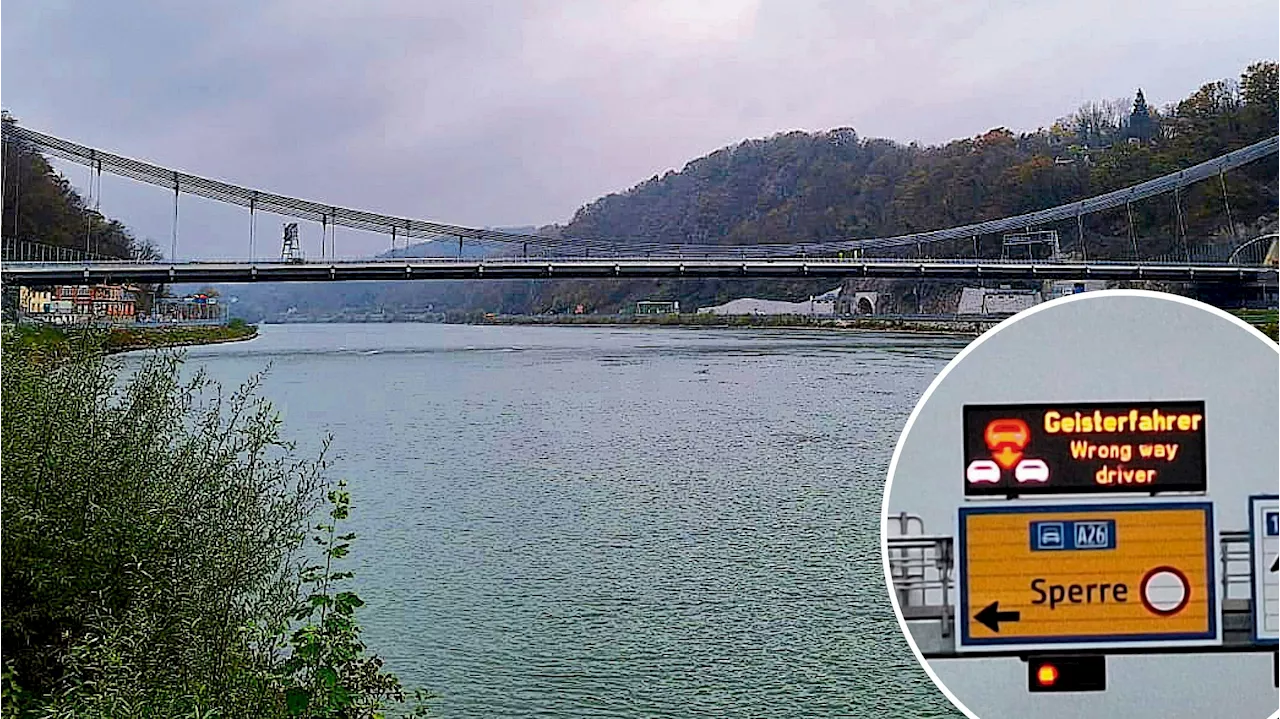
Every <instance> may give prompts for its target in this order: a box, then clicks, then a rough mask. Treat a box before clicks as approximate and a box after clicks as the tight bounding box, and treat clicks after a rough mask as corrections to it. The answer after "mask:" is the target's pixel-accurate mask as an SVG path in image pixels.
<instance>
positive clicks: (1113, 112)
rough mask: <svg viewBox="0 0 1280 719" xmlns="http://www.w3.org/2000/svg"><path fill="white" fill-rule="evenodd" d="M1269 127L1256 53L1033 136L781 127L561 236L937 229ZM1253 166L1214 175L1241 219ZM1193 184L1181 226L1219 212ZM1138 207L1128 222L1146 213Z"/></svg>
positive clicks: (683, 237)
mask: <svg viewBox="0 0 1280 719" xmlns="http://www.w3.org/2000/svg"><path fill="white" fill-rule="evenodd" d="M1276 127H1277V78H1276V63H1274V62H1262V63H1257V64H1254V65H1251V66H1250V67H1249V68H1247V69H1246V70H1245V71H1244V72H1243V73H1242V74H1241V76H1240V79H1239V81H1238V82H1236V81H1230V80H1223V81H1218V82H1213V83H1209V84H1206V85H1204V86H1203V87H1202V88H1201V89H1200V90H1198V91H1197V92H1195V93H1194V94H1192V95H1191V96H1190V97H1188V98H1186V99H1184V100H1182V101H1181V102H1178V103H1176V104H1171V105H1168V106H1166V107H1164V108H1163V109H1158V108H1155V107H1149V106H1148V105H1147V103H1146V100H1145V98H1144V97H1142V95H1141V92H1140V91H1139V92H1138V94H1137V96H1136V97H1135V98H1133V100H1132V101H1128V100H1126V101H1111V102H1094V103H1088V104H1086V105H1084V106H1083V107H1081V108H1080V109H1079V110H1077V111H1076V112H1074V113H1072V114H1070V115H1068V116H1067V117H1064V118H1062V119H1060V120H1059V121H1058V122H1056V123H1055V124H1053V125H1052V126H1051V127H1049V128H1046V129H1041V130H1038V131H1036V132H1029V133H1023V134H1015V133H1013V132H1011V131H1009V130H1007V129H1004V128H998V129H994V130H991V131H990V132H987V133H985V134H983V135H981V136H979V137H975V138H971V139H963V140H956V141H954V142H950V143H947V144H945V145H942V146H936V147H922V146H918V145H915V144H912V145H902V144H899V143H896V142H892V141H889V140H881V139H867V138H861V137H859V136H858V134H857V133H856V132H855V131H854V130H853V129H851V128H840V129H835V130H830V131H828V132H819V133H805V132H789V133H784V134H780V135H776V136H774V137H771V138H769V139H764V140H748V141H745V142H742V143H740V144H738V145H735V146H732V147H726V148H724V149H721V150H718V151H716V152H713V153H711V154H710V155H707V156H705V157H702V158H699V159H697V160H694V161H692V162H690V163H688V164H687V165H685V167H684V168H683V169H682V170H680V171H679V172H675V171H671V172H667V173H666V174H664V175H662V176H661V177H658V176H655V177H653V178H651V179H649V180H647V181H645V182H642V183H640V184H639V185H636V186H635V187H633V188H631V189H630V190H628V191H626V192H623V193H618V194H611V195H608V196H606V197H603V198H600V199H598V200H596V201H594V202H592V203H590V204H588V205H586V206H585V207H583V208H582V209H580V210H579V211H578V212H577V214H576V215H575V216H574V217H573V219H572V221H571V222H570V223H568V225H567V226H566V227H565V228H564V233H565V234H567V235H571V236H583V237H607V238H624V237H625V238H636V239H638V240H640V239H642V240H646V241H660V242H697V243H712V244H738V243H757V242H783V241H785V242H806V241H815V242H816V241H821V240H832V239H844V238H856V237H872V236H885V235H895V234H900V233H909V232H913V231H921V230H930V229H938V228H943V227H950V226H955V225H962V224H968V223H971V222H977V221H982V220H988V219H993V218H997V217H1003V216H1008V215H1013V214H1018V213H1022V212H1028V211H1031V210H1036V209H1042V208H1045V207H1050V206H1053V205H1057V204H1061V203H1064V202H1070V201H1072V200H1075V199H1080V198H1083V197H1087V196H1090V195H1094V194H1097V193H1100V192H1105V191H1108V190H1112V189H1116V188H1120V187H1124V186H1126V185H1129V184H1132V183H1134V182H1140V181H1142V180H1146V179H1149V178H1151V177H1154V176H1158V175H1160V174H1163V173H1166V172H1169V171H1172V170H1176V169H1178V168H1180V167H1186V166H1188V165H1191V164H1194V163H1196V162H1200V161H1203V160H1207V159H1210V158H1212V157H1215V156H1217V155H1220V154H1222V153H1224V152H1227V151H1229V150H1233V149H1237V148H1240V147H1243V146H1245V145H1248V144H1250V143H1252V142H1256V141H1258V140H1261V139H1265V138H1267V137H1270V136H1272V135H1274V134H1275V133H1276ZM1131 138H1132V141H1131ZM1257 164H1258V167H1253V168H1249V170H1248V171H1246V172H1238V173H1233V174H1232V175H1231V176H1230V177H1229V178H1228V180H1229V182H1231V185H1230V186H1229V188H1228V190H1229V193H1230V195H1231V197H1232V203H1233V207H1232V209H1233V211H1235V210H1238V212H1239V214H1240V216H1242V217H1254V216H1257V215H1259V214H1262V213H1265V212H1267V211H1268V209H1271V210H1274V208H1275V205H1276V183H1275V178H1276V173H1275V169H1276V163H1275V162H1274V161H1271V162H1259V163H1257ZM1215 184H1216V183H1215ZM1210 189H1212V190H1214V192H1216V191H1217V188H1216V187H1214V188H1210ZM1201 194H1202V195H1205V196H1204V197H1201V196H1197V195H1195V194H1192V195H1190V196H1189V197H1188V203H1189V208H1190V209H1189V214H1190V216H1191V221H1192V222H1199V221H1207V220H1209V219H1210V218H1211V217H1214V218H1216V216H1217V214H1218V213H1219V212H1220V208H1221V196H1220V195H1218V196H1217V205H1213V204H1212V197H1210V196H1209V195H1210V193H1201ZM1149 215H1150V216H1144V217H1143V218H1141V220H1140V221H1141V222H1145V223H1148V224H1152V223H1156V222H1157V219H1156V217H1155V216H1154V214H1153V213H1149ZM1165 219H1168V218H1165ZM1098 230H1099V231H1104V230H1105V228H1098Z"/></svg>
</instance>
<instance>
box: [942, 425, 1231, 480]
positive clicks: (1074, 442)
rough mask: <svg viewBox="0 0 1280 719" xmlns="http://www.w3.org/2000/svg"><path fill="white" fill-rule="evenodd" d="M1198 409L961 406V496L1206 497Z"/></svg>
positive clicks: (1201, 427) (1203, 449) (1202, 443)
mask: <svg viewBox="0 0 1280 719" xmlns="http://www.w3.org/2000/svg"><path fill="white" fill-rule="evenodd" d="M1204 437H1205V411H1204V402H1190V401H1172V402H1130V403H1120V402H1108V403H1105V404H1097V403H1094V404H1072V403H1063V404H1016V405H966V406H965V407H964V468H965V477H964V493H965V496H969V497H972V496H992V495H995V496H1016V495H1021V494H1069V493H1086V492H1093V493H1107V494H1110V493H1120V492H1142V493H1150V494H1155V493H1158V492H1204V491H1205V488H1206V480H1205V444H1204Z"/></svg>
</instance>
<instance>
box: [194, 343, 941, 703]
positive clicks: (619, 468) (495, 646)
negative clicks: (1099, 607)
mask: <svg viewBox="0 0 1280 719" xmlns="http://www.w3.org/2000/svg"><path fill="white" fill-rule="evenodd" d="M964 344H965V340H963V339H954V338H940V337H927V336H906V335H879V334H853V333H849V334H844V333H835V332H804V331H747V330H744V331H733V330H695V329H648V328H583V327H473V326H453V325H286V326H268V327H264V328H263V329H262V334H261V336H260V337H259V338H258V339H256V340H254V341H252V342H248V343H241V344H230V345H219V346H209V347H200V348H194V349H192V350H191V351H190V353H189V357H190V359H191V362H192V364H195V365H202V366H204V367H206V368H207V369H208V371H209V372H210V373H211V374H212V375H213V376H214V377H215V378H217V379H220V380H222V381H224V382H227V383H232V384H238V383H239V382H241V381H243V380H244V379H245V378H246V377H247V376H248V375H249V374H250V373H253V372H256V371H259V370H261V369H262V368H263V367H265V366H266V365H267V364H268V363H271V365H272V369H271V371H270V373H269V374H268V377H267V380H266V382H265V386H264V394H265V395H266V396H267V397H269V398H270V399H272V400H273V402H275V404H276V405H277V407H279V408H280V409H281V410H282V412H283V414H284V417H285V426H286V428H287V432H288V434H289V436H290V437H292V438H294V439H297V440H298V441H299V442H300V444H301V445H302V446H303V447H315V446H316V445H317V440H318V438H319V437H320V436H321V435H323V434H324V433H326V432H329V433H332V434H333V435H334V438H335V440H334V444H333V449H332V454H331V457H332V458H333V459H334V460H335V463H334V473H333V474H334V476H335V477H345V478H346V479H347V480H348V481H349V483H350V487H351V490H352V494H353V505H354V508H353V520H352V525H353V526H352V529H353V530H354V531H356V532H358V533H359V535H360V538H359V539H358V540H357V541H356V544H355V547H354V554H353V560H352V562H351V564H352V567H351V568H352V569H353V570H354V571H356V572H357V574H358V577H357V583H358V585H359V586H358V589H359V591H360V592H361V593H362V595H363V596H364V598H365V599H366V600H367V601H368V606H366V607H365V608H364V609H363V610H362V612H363V614H362V619H363V623H364V626H365V628H366V629H365V638H366V640H367V641H368V644H369V645H370V647H371V648H372V649H373V650H374V651H376V652H378V653H379V654H381V655H382V656H383V657H384V658H385V659H386V660H387V662H388V665H389V666H390V667H391V668H392V669H393V670H394V671H396V672H397V673H398V674H399V675H400V677H401V678H402V679H403V680H404V681H405V683H406V685H409V686H415V685H416V686H425V687H428V688H430V689H432V690H433V691H435V692H436V693H438V694H440V695H441V697H442V698H441V699H440V701H439V702H437V703H436V705H435V708H436V710H437V713H438V714H439V715H440V716H443V717H534V716H545V717H582V716H600V717H628V718H632V717H636V718H638V717H703V716H706V717H713V716H714V717H818V716H856V717H913V718H914V717H938V716H948V717H949V716H959V715H958V714H957V713H955V712H954V711H953V710H951V709H950V705H949V704H948V703H947V702H946V700H945V698H944V697H942V695H941V694H940V693H939V692H938V691H937V690H936V689H935V688H934V686H933V685H932V683H931V682H930V681H929V680H928V677H926V676H925V674H924V673H923V671H922V670H921V669H920V668H919V666H918V664H917V663H916V661H915V660H914V658H913V657H912V656H911V653H910V650H909V649H908V648H907V645H906V643H905V640H904V639H903V638H902V635H901V633H900V631H899V629H898V627H897V624H896V623H895V621H894V619H893V612H892V609H891V608H890V605H889V602H888V599H887V597H886V594H885V589H884V579H883V571H882V569H881V563H880V554H879V548H878V541H879V540H878V524H879V511H880V502H881V491H882V488H883V483H884V477H885V475H886V471H887V469H888V464H889V459H890V456H891V455H892V452H893V446H894V444H895V442H896V441H897V437H898V432H899V431H900V429H901V427H902V425H903V424H904V423H905V421H906V418H907V415H908V414H909V413H910V411H911V408H912V407H913V406H914V405H915V402H916V401H917V399H918V398H919V396H920V394H921V393H922V392H923V391H924V389H925V388H926V387H927V386H928V384H929V382H930V381H931V380H932V378H933V377H934V376H935V375H936V374H937V372H938V371H939V370H940V369H941V368H942V367H943V366H944V365H945V364H946V362H947V361H948V360H949V359H950V358H951V357H953V356H954V355H955V354H956V353H957V352H959V350H960V349H961V348H962V347H963V346H964Z"/></svg>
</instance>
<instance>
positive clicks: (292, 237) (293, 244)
mask: <svg viewBox="0 0 1280 719" xmlns="http://www.w3.org/2000/svg"><path fill="white" fill-rule="evenodd" d="M280 259H282V260H284V261H285V262H301V261H302V245H301V243H299V242H298V223H296V222H290V223H288V224H286V225H285V226H284V242H283V244H281V246H280Z"/></svg>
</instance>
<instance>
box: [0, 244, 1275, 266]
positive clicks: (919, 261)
mask: <svg viewBox="0 0 1280 719" xmlns="http://www.w3.org/2000/svg"><path fill="white" fill-rule="evenodd" d="M54 249H55V250H66V249H67V248H54ZM55 258H56V259H55ZM3 261H4V262H6V263H15V264H22V265H27V266H52V267H58V266H67V265H81V266H82V265H95V266H100V265H117V266H121V267H125V266H129V267H136V266H148V267H182V266H190V265H228V266H243V267H248V266H268V265H311V266H316V267H328V266H350V265H370V264H379V265H395V266H405V265H423V264H434V265H450V264H456V265H475V264H481V265H543V264H548V263H559V264H564V263H574V264H595V263H598V264H601V265H607V264H609V263H617V262H627V263H636V262H654V263H672V262H678V263H689V264H693V265H696V264H697V263H699V262H714V263H717V264H723V263H734V262H743V263H752V264H760V263H766V264H768V263H786V264H808V265H847V266H850V267H857V266H860V265H905V266H914V265H957V266H973V265H978V266H984V265H985V266H1020V267H1036V266H1040V267H1050V266H1073V267H1085V266H1093V267H1103V266H1105V267H1136V266H1146V267H1154V266H1186V265H1197V266H1239V267H1248V266H1253V265H1246V264H1244V263H1228V262H1226V261H1222V260H1216V261H1206V260H1196V259H1195V258H1193V259H1192V261H1191V262H1187V261H1186V260H1185V259H1183V258H1178V257H1160V258H1153V259H1142V260H1105V259H1104V260H1093V259H1090V260H1052V259H1041V260H1028V259H994V258H982V259H972V258H963V257H936V258H906V257H861V258H847V257H846V258H836V257H806V256H799V257H745V258H743V257H738V256H735V255H723V256H699V257H691V256H688V255H599V256H596V255H593V256H590V257H583V256H554V257H488V258H466V257H462V258H459V257H414V258H408V259H406V258H378V257H374V258H341V259H335V258H324V259H322V260H294V261H286V260H281V259H278V258H271V259H257V260H217V259H215V260H178V261H174V260H166V259H158V260H129V259H120V258H115V257H85V256H83V255H80V256H76V251H72V250H67V251H66V252H65V253H59V252H54V251H48V252H47V253H43V254H42V253H36V254H35V255H34V256H32V255H31V254H30V253H5V255H4V257H3ZM1258 266H1261V265H1258Z"/></svg>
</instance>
